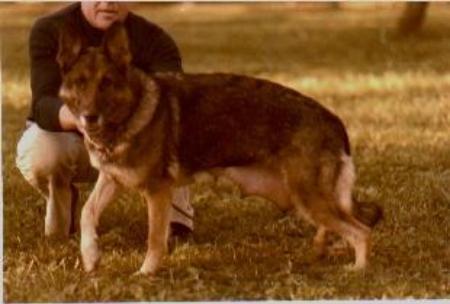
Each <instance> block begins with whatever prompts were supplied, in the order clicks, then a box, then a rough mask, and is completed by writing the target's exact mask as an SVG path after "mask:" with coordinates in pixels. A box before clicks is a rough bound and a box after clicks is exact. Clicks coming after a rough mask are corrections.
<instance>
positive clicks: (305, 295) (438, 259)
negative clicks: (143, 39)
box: [0, 3, 450, 302]
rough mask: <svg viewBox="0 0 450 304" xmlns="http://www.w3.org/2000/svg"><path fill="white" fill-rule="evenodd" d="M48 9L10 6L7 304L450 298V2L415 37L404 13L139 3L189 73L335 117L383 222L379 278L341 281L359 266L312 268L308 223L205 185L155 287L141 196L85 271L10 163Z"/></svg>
mask: <svg viewBox="0 0 450 304" xmlns="http://www.w3.org/2000/svg"><path fill="white" fill-rule="evenodd" d="M47 6H48V7H47ZM47 6H46V5H31V4H29V3H24V4H0V20H2V21H1V22H2V23H1V26H2V78H3V79H2V101H3V102H2V114H3V122H2V123H3V130H2V131H3V133H2V138H3V143H2V144H3V145H2V147H3V180H4V197H3V199H4V205H3V206H4V207H3V208H4V261H3V262H4V299H5V301H7V302H18V301H19V302H28V301H32V302H39V301H49V302H55V301H119V300H120V301H138V300H221V299H227V300H240V299H244V300H251V299H323V298H325V299H329V298H338V299H348V298H357V299H360V298H364V299H373V298H410V297H414V298H448V297H449V296H450V282H449V277H450V258H449V257H450V248H449V243H450V236H449V235H450V232H449V226H450V225H449V219H450V133H449V131H450V129H449V123H450V114H449V113H450V93H449V92H450V72H449V71H450V60H448V54H450V36H449V35H448V33H449V32H450V23H449V22H448V20H450V7H448V5H439V4H432V5H431V6H430V11H429V12H428V16H427V17H428V19H427V21H426V24H425V27H424V29H423V31H422V33H420V34H419V35H418V36H417V37H411V38H406V39H402V38H400V37H397V36H396V34H395V31H394V27H395V24H396V21H397V17H398V15H399V13H400V8H401V7H400V6H393V7H392V6H389V8H383V7H381V8H379V9H377V10H375V9H352V7H351V5H349V6H350V7H349V8H347V7H345V8H344V9H342V10H338V11H333V10H327V9H320V10H314V9H303V8H301V7H300V8H298V7H297V8H296V7H294V6H292V5H283V4H279V5H275V6H267V5H262V4H246V5H244V4H233V5H223V4H213V5H211V4H210V5H197V6H189V5H184V6H179V5H169V6H165V5H160V6H158V7H151V6H145V5H141V6H138V7H137V12H138V13H140V14H143V15H145V16H147V17H149V18H150V19H151V20H154V21H155V22H156V23H158V24H160V25H162V26H163V27H164V28H166V29H167V30H168V31H169V32H170V33H171V34H172V35H173V36H174V38H175V40H176V41H177V42H178V44H179V46H180V49H181V52H182V54H183V58H184V67H185V70H186V71H189V72H213V71H226V72H234V73H243V74H249V75H254V76H258V77H264V78H268V79H272V80H274V81H278V82H280V83H282V84H285V85H287V86H289V87H292V88H295V89H298V90H300V91H302V92H303V93H305V94H307V95H311V96H313V97H315V98H317V99H319V100H320V101H321V102H322V103H323V104H325V105H326V106H328V107H329V108H331V109H332V110H333V111H334V112H336V113H337V114H338V115H339V116H340V117H342V119H343V120H344V122H345V124H346V126H347V127H348V131H349V134H350V138H351V141H352V146H353V151H354V158H355V161H356V166H357V171H358V180H357V184H356V195H357V196H358V197H360V198H362V199H364V200H368V201H376V202H378V203H379V204H381V205H382V206H383V208H384V210H385V219H384V220H383V221H382V222H381V224H380V225H379V226H377V228H376V229H375V231H374V233H373V243H374V248H373V253H372V257H371V266H370V268H369V269H368V270H367V271H366V272H364V273H351V272H346V271H344V270H343V265H344V264H346V263H348V262H350V261H351V256H350V255H347V256H344V257H338V258H330V259H328V260H325V261H323V262H314V261H313V260H312V259H311V256H312V248H311V239H312V236H313V235H314V229H313V228H311V227H309V226H307V225H306V224H305V223H303V222H299V221H296V220H294V219H292V218H290V217H286V216H285V215H283V214H282V213H281V212H280V211H278V210H277V209H276V208H275V207H274V206H272V205H271V204H270V203H268V202H265V201H262V200H260V199H257V198H245V199H241V198H240V197H239V192H238V191H237V189H232V191H231V192H230V191H228V192H226V191H224V190H223V189H221V187H220V185H219V186H217V185H216V186H215V187H213V188H211V187H210V186H209V185H205V184H196V185H194V186H193V190H195V193H196V196H195V201H194V207H195V210H196V222H195V225H196V229H195V232H194V236H193V238H192V240H190V241H189V242H187V243H181V244H178V246H176V247H175V250H174V251H173V253H172V254H171V255H170V256H169V257H168V258H167V260H166V261H165V264H164V267H163V269H162V270H161V271H160V273H159V274H158V275H157V276H156V277H153V278H147V277H133V276H131V274H132V273H133V272H134V271H136V270H137V269H138V267H139V266H140V263H141V262H142V261H143V258H144V254H145V248H146V244H145V240H146V231H147V228H146V225H147V223H146V216H145V214H146V213H145V206H144V204H143V203H142V202H140V201H138V200H137V199H135V196H133V195H131V196H130V195H124V196H123V197H122V198H121V199H120V200H119V202H117V203H116V204H113V205H111V207H109V208H108V209H107V210H106V211H105V213H104V215H103V217H102V219H101V224H100V228H99V231H100V234H101V240H100V244H101V247H102V249H103V252H104V255H103V259H102V261H101V264H100V267H99V269H98V271H97V272H96V273H95V274H93V275H87V274H85V273H84V272H83V271H82V270H81V267H80V258H79V251H78V250H79V249H78V241H79V237H78V236H76V237H73V238H72V239H70V240H69V241H66V242H54V241H48V240H46V239H45V238H44V237H43V226H44V225H43V216H44V212H45V203H44V201H43V200H42V199H40V198H39V196H38V195H37V193H36V192H35V191H34V190H33V189H32V188H31V187H30V186H28V185H27V184H26V182H25V181H24V180H23V179H22V177H21V176H20V174H19V172H18V171H17V169H16V168H15V166H14V157H15V146H16V143H17V141H18V139H19V136H20V134H21V130H22V128H23V124H24V119H25V117H26V115H27V111H28V106H29V98H30V92H29V78H28V75H27V73H28V59H27V36H28V33H29V29H30V26H31V24H32V22H33V20H34V19H35V18H36V17H37V16H39V15H40V14H43V13H44V12H45V11H47V10H50V5H48V4H47ZM355 6H356V5H355ZM359 6H361V5H359ZM13 7H15V8H16V9H17V10H16V11H14V10H13V9H12V8H13ZM84 189H85V191H84V192H83V198H85V197H86V195H87V193H88V189H89V187H85V188H84Z"/></svg>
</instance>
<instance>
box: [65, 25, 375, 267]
mask: <svg viewBox="0 0 450 304" xmlns="http://www.w3.org/2000/svg"><path fill="white" fill-rule="evenodd" d="M63 33H64V34H62V35H61V39H60V51H59V53H58V57H57V60H58V63H59V65H60V68H61V72H62V77H63V84H62V86H61V90H60V96H61V98H62V99H63V101H64V102H65V104H66V105H67V106H68V107H69V109H70V110H71V112H72V113H73V114H74V115H75V116H76V117H77V120H78V124H79V127H80V129H81V131H82V133H83V135H84V140H85V144H86V147H87V150H88V152H89V155H90V161H91V163H92V165H93V166H95V167H96V168H97V169H98V170H99V172H100V173H99V177H98V180H97V182H96V185H95V187H94V190H93V192H92V193H91V194H90V196H89V198H88V200H87V202H86V204H85V205H84V207H83V209H82V212H81V221H80V224H81V255H82V260H83V265H84V269H85V270H86V271H88V272H89V271H91V270H93V269H94V268H95V266H96V264H97V262H98V260H99V257H100V253H99V247H98V244H97V238H98V237H97V233H96V226H97V225H98V221H99V217H100V214H101V213H102V210H103V209H104V208H105V206H106V205H107V204H108V203H109V202H110V201H111V200H112V199H113V198H114V197H115V194H116V193H117V192H118V189H119V188H120V187H126V188H129V189H135V190H138V191H139V192H140V193H141V194H142V196H143V197H144V198H145V200H146V202H147V205H148V217H149V231H148V249H147V253H146V257H145V260H144V263H143V264H142V267H141V268H140V270H139V272H140V273H144V274H153V273H155V272H156V270H157V269H158V267H159V266H160V264H161V261H162V258H163V257H164V256H165V254H166V251H167V239H168V231H169V212H170V204H171V195H172V194H171V193H172V189H173V188H174V187H178V186H181V185H183V184H186V183H188V182H189V181H190V180H191V178H192V177H193V175H194V174H195V173H198V172H205V171H206V172H210V173H211V174H213V176H216V177H219V176H225V177H226V178H228V179H231V180H233V181H234V182H236V183H237V184H238V185H239V186H240V187H241V189H242V191H243V193H246V194H251V195H259V196H262V197H264V198H267V199H269V200H271V201H273V202H274V203H275V204H277V205H278V206H280V208H282V209H285V210H286V209H293V210H294V211H295V212H294V213H295V214H298V215H299V216H301V217H303V218H305V219H306V220H307V221H308V222H310V223H312V224H313V225H315V226H316V227H317V234H316V235H315V237H314V241H313V243H314V247H315V249H316V250H317V252H318V253H319V254H320V253H323V252H324V250H325V248H324V246H325V237H326V234H327V232H334V233H336V234H338V235H339V236H341V237H342V238H343V239H344V240H345V241H346V242H347V243H348V244H350V245H351V247H352V248H353V249H354V252H355V263H354V264H353V265H352V266H353V268H355V269H362V268H364V267H365V266H366V264H367V262H368V256H369V252H370V232H371V228H370V226H371V225H369V224H374V223H375V222H376V220H377V218H375V219H371V221H367V220H366V221H364V220H363V219H362V218H363V217H361V216H360V214H359V213H358V212H356V209H357V208H354V203H353V201H352V188H353V183H354V180H355V171H354V166H353V162H352V158H351V155H350V144H349V139H348V136H347V133H346V130H345V127H344V125H343V123H342V122H341V120H340V119H339V118H338V117H337V116H335V115H334V114H332V113H331V112H330V111H328V110H327V109H325V108H324V107H323V106H321V105H320V104H319V103H317V102H316V101H314V100H313V99H311V98H309V97H306V96H304V95H302V94H300V93H298V92H296V91H294V90H291V89H288V88H285V87H283V86H281V85H278V84H275V83H272V82H269V81H266V80H260V79H255V78H251V77H246V76H238V75H232V74H195V75H194V74H183V73H161V74H155V75H147V74H144V73H143V72H142V71H140V70H138V69H136V68H134V67H133V66H132V65H131V60H132V58H131V54H130V50H129V45H128V38H127V33H126V30H125V29H124V27H123V26H122V25H120V24H119V23H116V24H114V25H113V26H111V27H110V28H109V29H108V30H107V32H106V33H105V38H104V41H103V44H102V45H101V46H100V47H97V48H84V47H83V43H82V40H81V38H80V37H79V35H77V33H76V32H74V30H73V29H72V30H71V29H67V28H66V29H65V30H64V31H63ZM374 208H376V209H377V210H379V207H378V206H374ZM377 214H379V212H377ZM370 222H371V223H370ZM367 223H369V224H367Z"/></svg>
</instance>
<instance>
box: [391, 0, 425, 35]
mask: <svg viewBox="0 0 450 304" xmlns="http://www.w3.org/2000/svg"><path fill="white" fill-rule="evenodd" d="M428 4H429V3H428V2H407V3H406V6H405V9H404V11H403V14H402V16H401V17H400V20H399V23H398V31H399V33H400V34H401V35H411V34H415V33H417V32H418V31H419V30H420V29H421V27H422V25H423V23H424V21H425V15H426V12H427V8H428Z"/></svg>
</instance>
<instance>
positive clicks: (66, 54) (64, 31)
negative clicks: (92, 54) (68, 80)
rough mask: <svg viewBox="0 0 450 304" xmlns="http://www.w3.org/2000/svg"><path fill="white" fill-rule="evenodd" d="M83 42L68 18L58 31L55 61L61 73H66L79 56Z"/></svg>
mask: <svg viewBox="0 0 450 304" xmlns="http://www.w3.org/2000/svg"><path fill="white" fill-rule="evenodd" d="M82 46H83V43H82V38H81V35H80V33H78V31H77V29H76V27H75V26H74V25H73V23H72V22H71V21H70V20H67V21H66V22H65V23H64V24H63V26H62V27H61V29H60V32H59V45H58V54H57V56H56V61H57V62H58V64H59V67H60V69H61V71H62V73H63V74H65V73H67V72H68V71H69V70H70V68H71V67H72V66H73V64H74V63H75V62H76V61H77V59H78V57H79V56H80V53H81V49H82Z"/></svg>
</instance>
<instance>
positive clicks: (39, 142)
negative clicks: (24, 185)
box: [16, 126, 79, 187]
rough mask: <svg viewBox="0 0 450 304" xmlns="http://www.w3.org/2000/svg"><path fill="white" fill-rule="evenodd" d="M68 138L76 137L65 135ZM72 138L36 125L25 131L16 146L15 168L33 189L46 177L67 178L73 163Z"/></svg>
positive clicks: (74, 158)
mask: <svg viewBox="0 0 450 304" xmlns="http://www.w3.org/2000/svg"><path fill="white" fill-rule="evenodd" d="M68 135H69V136H70V135H72V136H76V135H73V134H68ZM77 144H78V143H76V139H75V140H73V139H72V140H71V139H70V138H65V137H64V136H61V134H58V135H56V134H55V133H53V132H46V131H43V130H41V129H39V128H38V127H37V126H32V127H30V128H29V129H27V130H26V131H25V132H24V134H23V136H22V138H21V139H20V141H19V143H18V145H17V157H16V166H17V168H18V169H19V170H20V172H21V173H22V175H23V176H24V178H25V179H26V180H27V181H28V182H29V183H30V184H32V185H33V186H35V187H39V184H40V181H42V180H45V179H48V177H50V176H55V175H57V176H67V177H68V176H70V172H71V171H73V170H74V168H73V167H74V166H75V163H76V155H75V154H76V153H77V151H74V149H75V150H76V149H79V147H77Z"/></svg>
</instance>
